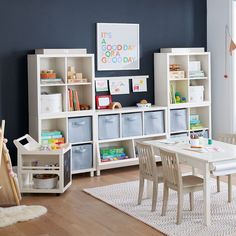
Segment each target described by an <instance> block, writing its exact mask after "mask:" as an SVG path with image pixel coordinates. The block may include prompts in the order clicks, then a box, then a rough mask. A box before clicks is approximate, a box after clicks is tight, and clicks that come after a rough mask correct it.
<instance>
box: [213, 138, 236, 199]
mask: <svg viewBox="0 0 236 236" xmlns="http://www.w3.org/2000/svg"><path fill="white" fill-rule="evenodd" d="M216 140H218V141H221V142H224V143H230V144H235V145H236V134H218V135H216ZM216 181H217V192H220V176H216ZM231 201H232V175H231V174H230V175H228V202H231Z"/></svg>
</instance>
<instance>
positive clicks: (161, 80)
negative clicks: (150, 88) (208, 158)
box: [154, 52, 211, 137]
mask: <svg viewBox="0 0 236 236" xmlns="http://www.w3.org/2000/svg"><path fill="white" fill-rule="evenodd" d="M191 61H198V62H200V65H201V70H202V71H203V72H204V76H201V77H197V76H196V77H192V76H191V77H190V69H189V64H190V62H191ZM171 64H178V65H179V66H180V67H181V70H183V71H184V73H185V76H184V78H170V70H169V67H170V65H171ZM154 75H155V104H157V105H160V106H166V107H167V117H168V119H167V120H168V122H167V126H168V131H167V133H168V134H169V136H172V135H173V136H174V135H181V134H185V135H190V133H192V132H202V131H205V130H207V132H208V136H209V137H211V64H210V53H209V52H194V53H193V52H192V53H191V52H189V53H154ZM190 86H202V87H203V88H204V92H203V100H202V101H199V102H190V97H191V92H190V90H191V89H190ZM171 87H172V88H174V90H175V91H178V92H179V93H180V94H181V96H183V97H185V98H186V102H185V103H173V101H172V97H171ZM192 114H197V115H199V118H200V120H201V122H202V127H201V128H199V129H197V128H196V129H191V128H190V115H192ZM174 117H178V118H174ZM184 123H185V124H184Z"/></svg>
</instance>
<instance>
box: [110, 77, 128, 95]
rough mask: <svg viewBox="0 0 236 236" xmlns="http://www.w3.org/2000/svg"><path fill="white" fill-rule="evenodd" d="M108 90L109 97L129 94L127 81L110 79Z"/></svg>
mask: <svg viewBox="0 0 236 236" xmlns="http://www.w3.org/2000/svg"><path fill="white" fill-rule="evenodd" d="M109 88H110V93H111V95H117V94H129V93H130V90H129V80H128V79H110V80H109Z"/></svg>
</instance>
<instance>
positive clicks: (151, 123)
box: [144, 111, 165, 135]
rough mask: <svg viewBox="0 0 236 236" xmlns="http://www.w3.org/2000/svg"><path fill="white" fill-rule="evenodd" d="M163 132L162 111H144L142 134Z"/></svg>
mask: <svg viewBox="0 0 236 236" xmlns="http://www.w3.org/2000/svg"><path fill="white" fill-rule="evenodd" d="M164 132H165V122H164V111H151V112H145V113H144V134H145V135H148V134H160V133H164Z"/></svg>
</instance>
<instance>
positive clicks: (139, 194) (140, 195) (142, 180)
mask: <svg viewBox="0 0 236 236" xmlns="http://www.w3.org/2000/svg"><path fill="white" fill-rule="evenodd" d="M143 189H144V178H140V179H139V193H138V205H140V204H141V201H142V197H143Z"/></svg>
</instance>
